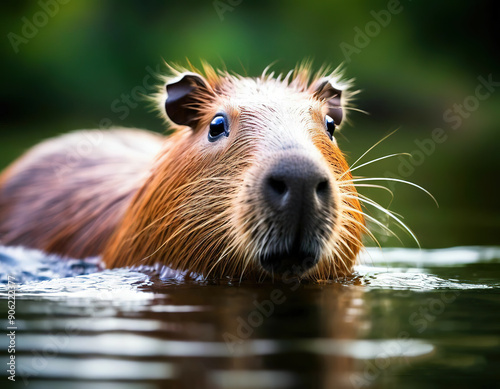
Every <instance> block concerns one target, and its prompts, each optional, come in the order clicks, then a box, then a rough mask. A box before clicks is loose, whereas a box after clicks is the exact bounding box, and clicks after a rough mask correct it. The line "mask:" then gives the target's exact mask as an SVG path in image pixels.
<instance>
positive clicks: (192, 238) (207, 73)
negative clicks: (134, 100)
mask: <svg viewBox="0 0 500 389" xmlns="http://www.w3.org/2000/svg"><path fill="white" fill-rule="evenodd" d="M170 73H171V75H170V76H169V77H166V78H165V83H163V84H162V86H161V90H160V92H159V93H158V94H157V95H156V96H155V99H156V101H157V104H158V105H159V106H160V107H161V112H162V115H163V117H164V118H165V120H166V121H167V123H168V125H169V127H170V130H171V133H170V134H169V135H168V136H161V135H158V134H155V133H151V132H147V131H144V130H136V129H122V128H114V129H106V130H88V131H77V132H73V133H70V134H66V135H62V136H59V137H56V138H53V139H50V140H47V141H44V142H42V143H40V144H39V145H37V146H35V147H33V148H32V149H30V150H28V151H27V152H26V153H25V155H24V156H22V157H21V158H19V159H18V160H17V161H15V162H14V163H13V164H12V165H11V166H9V167H8V168H7V169H6V170H5V171H4V172H3V173H2V175H1V176H0V243H1V244H3V245H22V246H25V247H30V248H38V249H41V250H43V251H46V252H48V253H55V254H59V255H61V256H63V257H72V258H85V257H89V256H97V255H100V256H102V258H103V261H104V263H105V265H106V266H107V267H110V268H113V267H124V266H139V265H156V264H161V265H165V266H167V267H169V268H171V269H173V270H179V271H185V272H187V273H190V274H197V275H200V276H204V277H209V278H215V279H220V278H236V279H256V280H259V279H263V278H266V276H269V277H275V276H277V275H287V274H289V275H293V276H296V277H300V278H303V279H309V280H313V281H319V280H327V279H333V278H336V277H340V276H344V275H347V274H349V273H350V272H352V268H353V265H354V264H355V262H356V256H357V254H358V252H359V250H360V248H361V247H362V242H361V235H362V233H363V232H364V230H365V225H364V219H363V213H362V211H361V207H360V203H359V201H358V194H357V191H356V189H355V187H354V185H353V182H352V176H351V172H350V170H349V166H348V164H347V162H346V160H345V157H344V155H343V153H342V151H341V150H340V149H339V147H338V145H337V141H336V139H335V136H336V134H335V131H336V129H337V127H338V126H339V125H340V124H341V122H342V119H343V116H344V115H345V108H346V106H345V105H346V102H347V101H348V97H349V89H348V84H342V82H341V79H340V77H339V75H338V73H337V72H335V71H334V72H330V71H320V72H317V73H314V72H313V71H312V70H311V66H309V65H299V66H297V68H295V69H294V70H293V71H291V72H289V73H288V74H286V75H277V76H275V75H274V73H269V71H264V73H263V74H262V75H261V76H259V77H256V78H250V77H246V76H239V75H235V74H232V73H229V72H227V71H217V70H215V69H214V68H212V67H210V66H209V65H207V64H204V65H203V66H202V69H201V70H197V69H195V68H194V67H192V66H190V67H189V68H181V67H173V66H170Z"/></svg>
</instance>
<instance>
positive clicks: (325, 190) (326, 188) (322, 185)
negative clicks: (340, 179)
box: [316, 179, 331, 201]
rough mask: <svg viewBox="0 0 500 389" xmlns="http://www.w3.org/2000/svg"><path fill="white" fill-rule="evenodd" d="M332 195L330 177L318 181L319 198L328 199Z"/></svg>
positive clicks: (317, 191)
mask: <svg viewBox="0 0 500 389" xmlns="http://www.w3.org/2000/svg"><path fill="white" fill-rule="evenodd" d="M330 195H331V191H330V182H329V181H328V179H324V180H321V181H320V182H318V185H316V196H317V198H318V200H319V201H327V199H328V197H329V196H330Z"/></svg>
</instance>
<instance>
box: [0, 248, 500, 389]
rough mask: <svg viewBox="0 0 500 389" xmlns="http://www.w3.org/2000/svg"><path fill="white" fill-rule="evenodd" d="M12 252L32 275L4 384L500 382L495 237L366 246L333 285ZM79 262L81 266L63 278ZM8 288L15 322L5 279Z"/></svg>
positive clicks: (19, 287)
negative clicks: (228, 278) (155, 270)
mask: <svg viewBox="0 0 500 389" xmlns="http://www.w3.org/2000/svg"><path fill="white" fill-rule="evenodd" d="M14 254H15V255H14ZM14 254H13V252H4V253H3V254H0V259H1V260H2V261H1V262H0V266H2V268H1V269H2V271H1V272H0V273H1V274H0V276H1V277H2V280H4V281H6V277H7V276H8V275H9V274H10V275H13V276H15V277H18V278H19V279H20V280H21V281H23V282H24V283H17V284H16V285H15V287H16V300H15V323H14V325H15V327H17V329H16V330H15V350H16V352H15V356H16V359H15V380H16V381H15V383H12V382H11V381H9V380H8V379H7V377H8V376H9V375H10V374H9V373H8V372H7V369H8V368H9V367H8V366H7V365H6V362H7V361H8V358H9V355H10V354H9V353H8V347H9V341H10V339H9V337H8V336H5V335H4V336H2V337H1V338H0V347H1V348H0V355H1V358H2V360H3V362H2V366H4V367H3V368H2V377H1V379H2V380H3V383H2V385H1V387H2V388H4V387H5V388H7V387H10V386H13V385H15V386H16V387H24V386H27V387H30V388H51V389H52V388H54V389H58V388H96V387H97V388H101V387H102V388H111V389H114V388H126V389H128V388H160V387H167V388H170V387H171V388H231V389H233V388H234V389H237V388H255V389H257V388H259V389H260V388H382V387H383V388H424V387H425V388H443V387H454V388H470V387H484V388H491V387H495V385H498V383H499V382H500V381H499V379H500V249H498V248H484V247H483V248H478V247H462V248H456V249H445V250H433V251H425V250H423V251H417V250H404V249H387V250H384V251H382V252H380V251H379V250H369V254H368V255H366V256H365V257H364V265H362V266H359V267H358V268H357V276H356V277H354V278H353V279H350V280H343V281H341V282H331V283H327V284H323V285H306V284H298V283H295V282H290V283H288V284H284V283H280V282H275V283H274V284H272V283H267V284H248V283H241V284H239V283H235V284H231V283H228V282H223V283H220V284H214V283H206V282H203V281H185V280H181V279H177V280H175V279H171V280H161V279H159V278H158V277H157V276H155V275H151V274H144V273H141V272H137V271H130V270H124V269H119V270H112V271H104V272H92V271H93V270H95V269H92V266H94V265H89V267H88V268H87V269H86V270H85V269H83V270H82V266H79V265H78V264H72V265H71V266H69V267H67V268H66V269H63V270H61V269H60V268H56V266H55V265H54V263H51V262H50V261H48V262H44V259H43V258H41V257H36V255H35V254H32V253H27V254H24V255H25V257H26V256H27V257H30V259H31V260H27V259H26V258H23V261H24V262H23V263H24V266H19V262H18V261H13V260H12V258H10V257H11V256H14V257H16V256H17V257H19V255H18V253H17V254H16V253H14ZM18 259H19V258H18ZM89 269H90V270H89ZM68 272H69V273H71V272H74V273H75V274H79V273H83V274H84V275H80V276H70V277H60V276H61V275H68ZM85 273H91V274H85ZM11 286H12V285H11ZM1 288H2V289H1V291H2V300H0V306H1V308H0V312H1V313H0V314H1V317H0V319H1V323H2V324H1V327H2V331H3V332H4V333H5V334H7V333H9V332H10V330H7V327H8V326H9V323H8V321H7V319H8V312H7V311H8V300H7V297H8V286H7V284H6V283H4V284H3V286H1ZM5 366H7V368H5Z"/></svg>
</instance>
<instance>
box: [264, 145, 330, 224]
mask: <svg viewBox="0 0 500 389" xmlns="http://www.w3.org/2000/svg"><path fill="white" fill-rule="evenodd" d="M263 195H264V198H265V200H266V203H267V206H268V207H269V210H270V211H272V212H271V213H272V214H274V215H276V216H281V217H282V218H285V219H286V220H287V223H291V225H290V224H289V227H292V228H293V227H295V228H294V229H296V228H297V227H299V224H302V225H304V226H306V225H308V224H309V222H310V219H311V218H312V217H314V216H316V215H315V214H316V213H317V212H318V211H319V210H320V209H321V208H323V207H325V206H327V205H328V204H329V202H330V199H331V184H330V180H329V177H328V174H326V172H325V171H324V170H323V169H322V168H321V167H320V166H319V164H318V163H317V162H315V161H314V160H312V159H311V158H310V157H307V156H305V155H302V154H300V153H289V154H287V155H286V156H283V157H281V158H279V160H278V161H277V162H276V163H275V164H274V165H272V166H271V168H270V169H269V170H268V171H267V174H266V175H265V177H264V185H263Z"/></svg>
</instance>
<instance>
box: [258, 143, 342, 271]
mask: <svg viewBox="0 0 500 389" xmlns="http://www.w3.org/2000/svg"><path fill="white" fill-rule="evenodd" d="M262 170H263V173H262V178H260V180H259V181H260V182H259V185H258V187H257V188H255V195H256V196H260V197H261V199H260V201H258V200H257V201H256V203H257V204H258V205H257V206H260V207H262V213H263V214H265V215H266V216H265V223H266V225H265V230H266V231H268V232H269V233H268V235H267V239H266V240H267V242H266V243H265V245H266V246H268V247H267V248H266V250H265V252H264V253H263V254H262V255H261V256H260V258H259V260H260V264H261V265H262V267H263V268H264V269H266V270H268V271H270V272H273V273H283V272H285V271H287V270H292V266H294V265H295V269H300V268H302V269H303V270H302V271H305V270H308V269H309V267H311V266H313V265H315V264H316V263H317V262H318V260H319V255H320V253H321V250H323V249H324V248H323V247H322V242H323V241H325V240H326V239H328V238H329V235H330V234H332V233H333V230H334V227H335V223H336V220H335V219H336V217H335V216H336V215H335V214H336V208H335V198H334V193H333V191H334V185H335V184H334V182H333V179H332V177H331V174H329V172H328V171H327V170H326V169H325V168H324V167H323V166H322V164H321V163H320V162H318V161H315V160H313V159H312V158H311V157H309V156H308V155H307V154H306V153H305V152H300V151H298V150H293V149H292V150H286V151H284V152H282V153H277V155H275V156H274V157H273V158H272V162H271V164H270V166H269V167H267V166H263V167H262ZM250 195H251V194H250ZM273 234H274V235H275V236H273ZM263 243H264V242H263Z"/></svg>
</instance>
